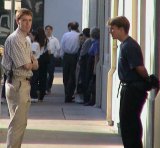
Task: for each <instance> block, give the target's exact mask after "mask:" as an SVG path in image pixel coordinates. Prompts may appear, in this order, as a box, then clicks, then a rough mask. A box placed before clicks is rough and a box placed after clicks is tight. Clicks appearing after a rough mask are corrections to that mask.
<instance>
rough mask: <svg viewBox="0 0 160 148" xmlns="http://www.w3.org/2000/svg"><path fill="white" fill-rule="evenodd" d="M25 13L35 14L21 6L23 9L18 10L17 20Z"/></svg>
mask: <svg viewBox="0 0 160 148" xmlns="http://www.w3.org/2000/svg"><path fill="white" fill-rule="evenodd" d="M24 15H30V16H33V13H32V11H31V10H29V9H26V8H21V9H19V10H17V12H16V20H19V19H20V18H21V17H22V16H24Z"/></svg>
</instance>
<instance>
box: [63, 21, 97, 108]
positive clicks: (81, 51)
mask: <svg viewBox="0 0 160 148" xmlns="http://www.w3.org/2000/svg"><path fill="white" fill-rule="evenodd" d="M68 27H69V31H68V32H67V33H65V34H64V35H63V36H62V40H61V51H60V55H61V57H62V59H63V83H64V90H65V102H66V103H69V102H73V101H75V102H78V103H84V104H85V105H94V104H95V92H96V91H95V89H96V65H97V63H98V60H99V41H100V40H99V39H100V29H99V28H97V27H94V28H92V29H91V30H90V28H84V29H83V31H82V33H79V29H78V27H79V26H78V23H77V22H70V23H69V24H68Z"/></svg>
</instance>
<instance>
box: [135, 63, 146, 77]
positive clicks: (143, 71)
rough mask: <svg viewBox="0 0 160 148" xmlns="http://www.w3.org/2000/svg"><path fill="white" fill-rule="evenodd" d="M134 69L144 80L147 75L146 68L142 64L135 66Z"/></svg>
mask: <svg viewBox="0 0 160 148" xmlns="http://www.w3.org/2000/svg"><path fill="white" fill-rule="evenodd" d="M135 70H136V72H137V73H138V74H139V75H140V76H141V77H142V78H144V80H146V79H147V78H148V77H149V76H148V72H147V69H146V68H145V67H144V66H137V67H136V68H135Z"/></svg>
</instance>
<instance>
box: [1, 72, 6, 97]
mask: <svg viewBox="0 0 160 148" xmlns="http://www.w3.org/2000/svg"><path fill="white" fill-rule="evenodd" d="M6 79H7V76H6V75H5V74H4V75H3V85H2V92H1V98H6V91H5V82H6Z"/></svg>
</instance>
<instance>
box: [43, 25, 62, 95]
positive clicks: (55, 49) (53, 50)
mask: <svg viewBox="0 0 160 148" xmlns="http://www.w3.org/2000/svg"><path fill="white" fill-rule="evenodd" d="M45 33H46V36H47V37H48V40H49V42H48V50H49V52H50V63H49V65H48V77H47V84H46V92H47V93H51V88H52V83H53V79H54V70H55V58H58V57H59V54H60V44H59V41H58V39H57V38H56V37H54V36H53V27H52V26H50V25H47V26H46V27H45Z"/></svg>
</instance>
